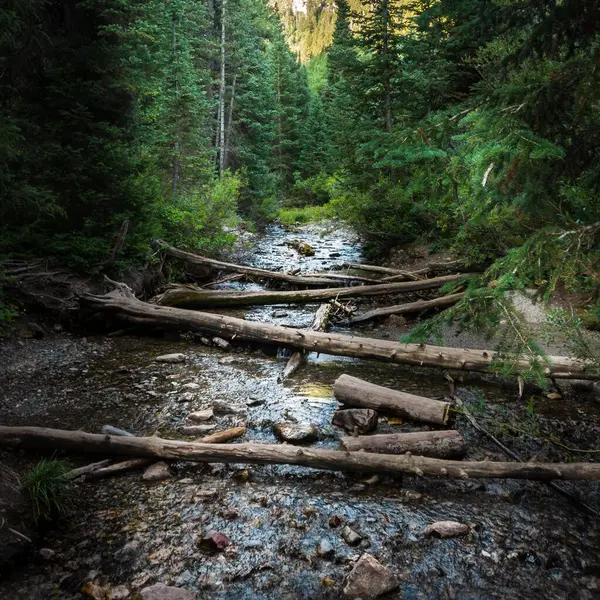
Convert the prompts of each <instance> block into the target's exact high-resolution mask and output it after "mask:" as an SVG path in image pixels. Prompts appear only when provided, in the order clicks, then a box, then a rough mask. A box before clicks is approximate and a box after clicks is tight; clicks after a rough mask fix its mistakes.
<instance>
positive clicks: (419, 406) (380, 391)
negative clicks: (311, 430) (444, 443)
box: [333, 375, 450, 425]
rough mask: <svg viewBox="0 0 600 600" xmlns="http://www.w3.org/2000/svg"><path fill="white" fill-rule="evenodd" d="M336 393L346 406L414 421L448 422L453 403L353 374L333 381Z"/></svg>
mask: <svg viewBox="0 0 600 600" xmlns="http://www.w3.org/2000/svg"><path fill="white" fill-rule="evenodd" d="M333 395H334V396H335V397H336V399H337V400H339V401H340V402H342V403H343V404H345V405H346V406H351V407H356V408H372V409H373V410H377V411H385V412H388V413H392V414H396V415H399V416H401V417H404V418H407V419H412V420H414V421H423V422H424V423H433V424H435V425H445V424H446V423H447V422H448V417H449V412H450V404H449V403H448V402H439V401H438V400H431V398H423V397H422V396H415V395H413V394H408V393H406V392H398V391H396V390H391V389H389V388H386V387H383V386H381V385H375V384H374V383H369V382H368V381H363V380H362V379H358V378H357V377H351V376H350V375H340V376H339V377H338V378H337V379H336V381H335V383H334V384H333Z"/></svg>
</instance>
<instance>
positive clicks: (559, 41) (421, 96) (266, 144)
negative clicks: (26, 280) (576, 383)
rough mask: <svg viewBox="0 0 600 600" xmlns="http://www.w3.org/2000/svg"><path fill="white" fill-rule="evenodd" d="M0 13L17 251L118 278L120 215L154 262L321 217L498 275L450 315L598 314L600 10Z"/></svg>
mask: <svg viewBox="0 0 600 600" xmlns="http://www.w3.org/2000/svg"><path fill="white" fill-rule="evenodd" d="M0 22H1V24H2V28H1V33H0V63H1V64H0V70H1V72H2V77H1V78H0V131H1V136H0V165H1V167H0V194H1V197H2V204H1V209H0V210H1V215H0V218H1V220H2V238H1V239H2V247H3V249H4V250H5V251H8V250H9V249H10V251H12V252H15V253H22V254H27V253H34V254H38V255H39V254H44V255H45V256H48V255H51V256H55V257H57V258H58V259H60V260H63V261H67V262H68V263H69V264H70V265H72V266H76V267H77V268H79V269H83V270H86V271H94V270H96V271H97V270H100V269H103V268H108V267H107V265H109V266H110V268H112V269H115V268H119V264H120V263H119V262H118V261H117V263H116V264H110V260H109V257H110V256H111V250H112V248H113V245H114V243H115V238H116V237H117V236H118V234H119V231H122V227H123V224H124V223H127V226H128V234H127V238H126V242H125V245H124V248H123V251H122V253H121V255H120V259H119V260H120V261H121V262H127V261H132V260H133V261H136V260H137V261H143V260H145V259H147V257H148V254H149V250H148V248H149V244H148V242H149V240H151V239H152V238H155V237H163V238H165V239H168V240H169V241H170V242H171V243H174V244H176V245H179V246H181V247H184V248H187V249H192V250H199V251H203V252H215V251H217V250H219V249H220V248H222V247H223V246H224V245H227V244H228V243H230V242H231V241H232V235H231V234H230V233H228V231H231V226H232V225H234V224H235V223H236V222H237V221H238V220H239V219H240V218H245V219H248V220H249V221H251V222H253V223H254V224H261V223H265V222H267V221H269V220H270V219H273V218H275V216H276V214H277V210H278V209H279V208H280V207H281V206H284V207H285V206H288V207H289V206H290V205H291V206H308V207H309V209H306V210H305V212H304V213H302V214H300V213H294V214H298V215H299V216H298V218H306V216H307V215H309V214H312V215H313V216H315V215H318V216H326V215H333V214H335V215H337V216H339V217H341V218H343V219H345V220H346V221H347V222H349V223H351V224H352V225H353V226H354V227H356V228H357V229H358V230H359V231H361V232H363V233H364V234H365V235H367V236H369V237H370V239H371V240H372V241H373V243H374V247H375V248H387V247H389V246H390V245H393V244H398V243H405V242H412V241H416V240H421V241H427V242H434V243H435V245H436V247H440V248H441V247H446V248H448V249H450V250H451V251H453V252H455V253H456V254H458V255H460V256H462V257H463V259H464V260H466V262H467V263H470V264H478V265H485V266H490V265H491V268H490V269H489V270H488V272H487V275H486V276H485V277H484V279H483V280H479V282H478V283H477V282H475V283H473V284H472V289H471V291H470V295H468V300H467V301H466V302H463V303H461V304H460V305H459V306H458V307H457V308H456V309H453V310H454V316H456V315H457V314H458V312H460V311H463V317H464V316H465V311H466V314H467V316H468V315H469V314H470V315H471V317H468V318H471V320H475V321H476V320H477V319H476V317H474V316H473V314H474V313H473V312H472V310H473V307H474V306H479V307H480V308H481V307H482V306H483V308H485V310H487V309H488V308H489V306H488V301H489V300H490V298H491V299H492V300H493V301H496V300H497V297H499V296H500V295H501V293H502V292H504V291H505V290H506V289H510V288H514V287H519V286H529V285H536V286H538V287H539V289H540V290H541V291H542V292H543V293H545V294H547V295H548V294H550V293H552V292H553V291H554V290H555V289H556V288H557V287H558V286H563V287H566V289H567V290H569V291H576V292H578V293H580V294H581V296H580V300H581V304H582V305H583V306H586V307H587V308H588V312H587V315H588V316H589V317H590V318H592V319H593V318H596V319H597V318H598V316H599V313H600V308H599V304H598V302H599V300H598V289H599V282H600V254H599V253H600V250H599V249H598V248H599V246H600V244H599V243H598V242H599V234H600V225H599V222H600V202H599V183H600V161H599V158H600V156H599V144H600V112H599V106H598V97H599V89H598V88H599V81H600V80H599V78H598V74H597V73H598V64H599V60H600V37H599V32H598V25H599V22H600V2H598V1H594V0H534V1H525V0H510V1H506V0H370V1H369V2H364V3H360V2H357V1H356V0H353V2H352V3H348V2H347V1H346V0H338V1H337V2H336V3H335V4H334V3H333V2H331V1H329V0H327V1H325V2H314V0H307V1H306V2H291V3H290V2H288V1H287V0H280V1H277V2H275V3H274V4H272V5H269V4H268V3H267V2H265V1H264V0H207V1H200V0H171V1H169V2H164V1H159V0H144V1H142V0H81V1H77V0H22V1H18V2H17V1H16V0H13V1H12V2H8V3H5V4H4V5H3V7H2V8H1V9H0ZM284 213H285V211H284ZM288 213H289V211H288ZM288 216H289V214H288ZM490 286H491V287H490ZM457 311H458V312H457ZM475 312H477V311H475ZM594 313H595V317H593V315H594ZM477 314H479V313H477ZM590 315H591V316H590Z"/></svg>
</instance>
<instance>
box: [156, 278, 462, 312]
mask: <svg viewBox="0 0 600 600" xmlns="http://www.w3.org/2000/svg"><path fill="white" fill-rule="evenodd" d="M463 276H464V275H447V276H445V277H436V278H434V279H423V280H421V281H405V282H402V283H383V284H380V285H363V286H356V287H341V288H327V289H317V290H284V291H281V290H280V291H272V290H263V291H255V292H246V291H242V292H237V291H230V290H191V289H190V288H189V287H186V286H182V287H172V288H169V289H167V290H165V292H163V293H162V294H161V295H160V296H157V297H156V298H153V300H152V301H153V303H155V304H160V305H161V306H177V307H181V308H218V307H233V306H256V305H261V306H262V305H268V304H301V303H304V304H307V303H311V302H319V301H329V300H334V299H340V298H359V297H371V296H385V295H388V294H403V293H406V292H414V291H420V290H431V289H435V288H439V287H441V286H443V285H445V284H446V283H449V282H451V281H456V280H457V279H459V278H460V277H463Z"/></svg>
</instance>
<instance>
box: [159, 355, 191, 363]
mask: <svg viewBox="0 0 600 600" xmlns="http://www.w3.org/2000/svg"><path fill="white" fill-rule="evenodd" d="M154 360H155V361H156V362H161V363H182V362H185V354H180V353H179V354H178V353H176V354H163V355H162V356H157V357H156V358H155V359H154Z"/></svg>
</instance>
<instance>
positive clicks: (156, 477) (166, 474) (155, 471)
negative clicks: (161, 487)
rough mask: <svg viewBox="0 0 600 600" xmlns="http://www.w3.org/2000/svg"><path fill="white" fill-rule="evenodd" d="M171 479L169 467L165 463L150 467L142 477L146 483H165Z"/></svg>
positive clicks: (161, 462)
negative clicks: (165, 480) (164, 481)
mask: <svg viewBox="0 0 600 600" xmlns="http://www.w3.org/2000/svg"><path fill="white" fill-rule="evenodd" d="M171 477H172V475H171V470H170V469H169V465H168V464H167V463H166V462H164V461H160V462H157V463H154V464H153V465H150V466H149V467H148V468H147V469H146V470H145V471H144V474H143V475H142V479H143V480H144V481H163V480H164V479H171Z"/></svg>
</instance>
